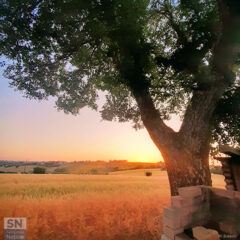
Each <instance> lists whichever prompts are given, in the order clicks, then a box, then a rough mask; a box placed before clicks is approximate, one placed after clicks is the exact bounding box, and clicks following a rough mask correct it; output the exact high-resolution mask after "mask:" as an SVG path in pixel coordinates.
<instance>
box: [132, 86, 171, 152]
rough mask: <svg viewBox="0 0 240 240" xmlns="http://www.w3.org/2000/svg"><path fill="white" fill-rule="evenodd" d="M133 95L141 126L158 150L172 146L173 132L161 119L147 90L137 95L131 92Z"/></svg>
mask: <svg viewBox="0 0 240 240" xmlns="http://www.w3.org/2000/svg"><path fill="white" fill-rule="evenodd" d="M133 95H134V97H135V99H136V102H137V105H138V107H139V110H140V114H141V118H142V121H143V124H144V126H145V127H146V129H147V131H148V133H149V135H150V137H151V138H152V140H153V142H154V143H155V145H156V146H157V147H158V148H159V149H160V150H161V149H163V148H166V147H168V146H172V144H173V141H174V139H173V137H174V135H175V132H174V131H173V130H172V129H171V128H170V127H168V126H167V125H166V124H165V123H164V122H163V120H162V119H161V117H160V114H159V112H158V111H157V110H156V108H155V106H154V104H153V101H152V98H151V96H150V93H149V92H148V90H145V91H142V92H139V91H138V92H137V93H136V92H134V91H133Z"/></svg>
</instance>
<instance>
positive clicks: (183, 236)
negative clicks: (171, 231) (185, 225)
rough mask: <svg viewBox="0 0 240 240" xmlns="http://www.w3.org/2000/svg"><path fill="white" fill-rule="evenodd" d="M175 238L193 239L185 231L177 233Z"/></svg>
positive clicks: (181, 239) (180, 239)
mask: <svg viewBox="0 0 240 240" xmlns="http://www.w3.org/2000/svg"><path fill="white" fill-rule="evenodd" d="M175 240H192V238H190V237H189V236H187V235H186V234H185V233H180V234H178V235H176V237H175Z"/></svg>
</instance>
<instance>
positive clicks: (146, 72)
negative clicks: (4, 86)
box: [0, 0, 240, 142]
mask: <svg viewBox="0 0 240 240" xmlns="http://www.w3.org/2000/svg"><path fill="white" fill-rule="evenodd" d="M228 7H229V8H230V10H231V14H232V15H234V16H235V15H236V16H238V15H240V11H239V3H238V2H237V0H231V1H228ZM239 29H240V28H239ZM221 34H222V24H221V19H220V17H219V14H218V6H217V1H215V0H187V1H182V0H176V1H173V0H158V1H157V0H115V1H109V0H91V1H89V0H81V1H76V0H68V1H53V0H50V1H43V0H35V1H34V0H21V1H12V0H0V54H1V55H2V56H5V57H6V58H7V59H9V60H10V61H7V64H6V70H5V76H6V77H7V78H9V79H10V80H11V86H12V87H14V88H16V89H18V90H20V91H23V92H24V94H25V95H26V96H27V97H30V98H36V99H44V98H47V97H49V96H55V97H56V99H57V100H56V105H57V108H58V109H60V110H63V111H64V112H66V113H72V114H78V113H79V110H80V109H81V108H83V107H85V106H88V107H90V108H92V109H94V110H97V109H98V107H97V104H96V101H97V99H98V94H99V91H104V93H105V94H106V102H105V104H104V105H103V107H102V109H100V110H99V111H100V113H101V116H102V118H103V119H105V120H118V121H120V122H125V121H132V122H133V124H134V127H135V128H141V127H142V121H141V118H140V111H139V109H138V107H137V105H136V101H135V97H136V96H137V95H138V94H140V93H142V92H150V95H151V97H152V99H153V100H154V104H155V107H156V108H157V109H158V110H159V112H160V115H161V117H162V118H163V119H169V118H170V116H171V114H173V113H175V114H176V113H177V114H183V113H184V111H185V109H186V106H187V105H188V103H189V99H190V98H191V96H192V94H193V92H194V91H196V90H201V91H207V90H208V89H209V88H211V86H212V85H213V84H214V82H215V78H216V76H215V75H214V74H212V72H213V71H210V70H211V69H212V68H214V66H212V65H211V64H212V62H213V59H212V56H213V51H214V46H215V44H216V42H217V41H218V38H219V36H221ZM239 36H240V32H239V31H236V32H235V33H234V36H232V41H233V43H234V44H235V43H237V44H239V41H240V37H239ZM239 56H240V53H239V54H238V58H236V68H235V69H231V70H232V73H233V76H232V77H233V78H234V79H236V81H235V83H234V85H232V86H230V87H229V89H228V91H227V92H226V93H225V94H224V96H223V98H222V99H221V101H220V102H219V103H218V107H217V109H216V111H215V117H214V126H213V131H212V132H213V134H212V136H213V139H214V140H219V138H220V137H219V136H220V135H223V136H224V137H223V138H221V141H224V142H230V141H233V142H239V141H240V137H239V136H240V135H239V131H238V129H239V127H240V123H239V119H240V111H239V108H240V100H239V99H240V95H239V94H240V86H239V81H237V79H238V78H237V75H238V74H239V73H238V68H239V67H238V65H239ZM219 61H220V62H221V61H222V62H225V61H226V59H223V58H221V57H219ZM9 62H11V64H9Z"/></svg>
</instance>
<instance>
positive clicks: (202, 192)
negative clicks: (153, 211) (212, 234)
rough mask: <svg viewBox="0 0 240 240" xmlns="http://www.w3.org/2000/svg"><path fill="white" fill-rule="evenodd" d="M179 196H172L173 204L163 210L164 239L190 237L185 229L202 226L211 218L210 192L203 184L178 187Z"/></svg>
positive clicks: (171, 239)
mask: <svg viewBox="0 0 240 240" xmlns="http://www.w3.org/2000/svg"><path fill="white" fill-rule="evenodd" d="M178 192H179V196H173V197H171V206H170V207H166V208H164V210H163V233H164V234H163V235H162V240H174V239H179V240H181V239H190V238H188V237H187V236H185V235H184V234H182V235H181V233H183V232H184V230H185V229H188V228H192V227H194V226H201V225H204V224H206V223H207V222H208V219H209V194H208V191H207V190H206V189H205V188H202V186H194V187H185V188H179V189H178Z"/></svg>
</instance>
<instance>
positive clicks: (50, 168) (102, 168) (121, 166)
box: [0, 160, 165, 175]
mask: <svg viewBox="0 0 240 240" xmlns="http://www.w3.org/2000/svg"><path fill="white" fill-rule="evenodd" d="M34 167H43V168H45V169H46V172H47V173H54V174H94V175H96V174H108V173H110V172H117V171H125V170H134V169H153V168H159V169H161V170H164V169H165V164H164V163H163V162H158V163H147V162H128V161H126V160H110V161H108V162H107V161H79V162H54V161H51V162H22V161H3V160H0V173H32V172H33V168H34Z"/></svg>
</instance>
